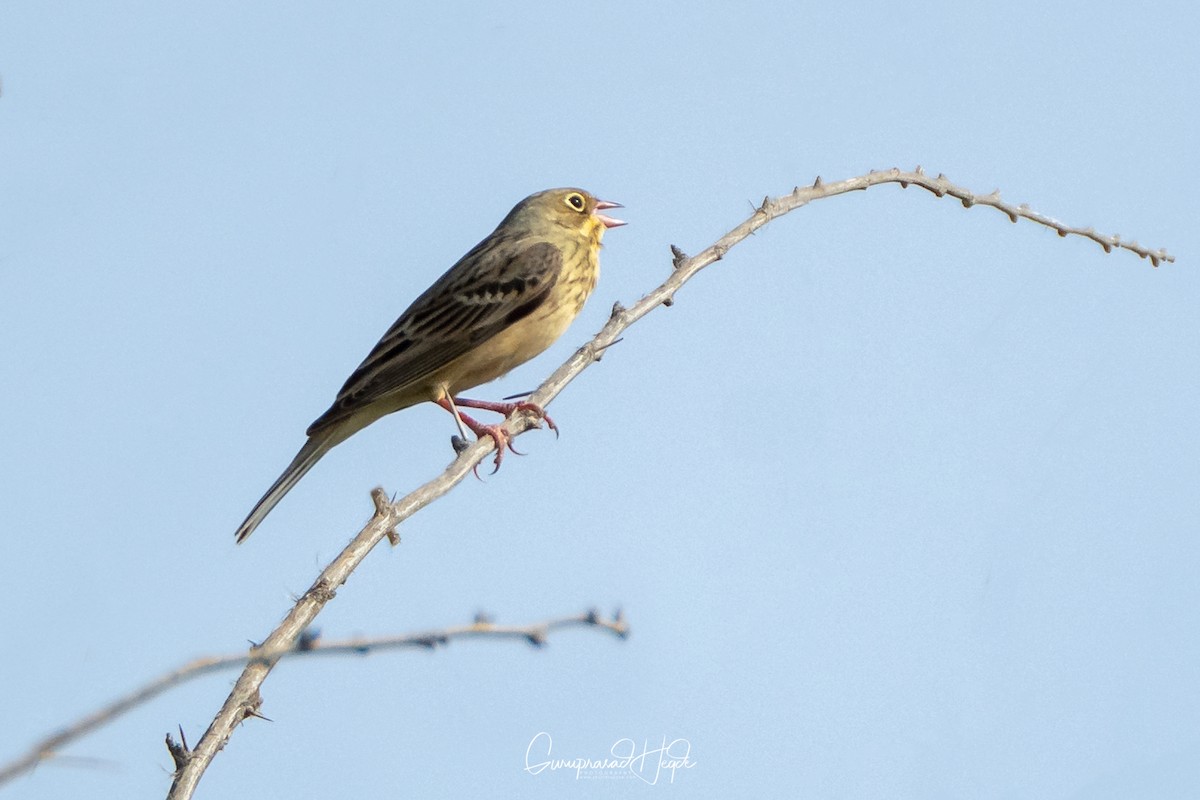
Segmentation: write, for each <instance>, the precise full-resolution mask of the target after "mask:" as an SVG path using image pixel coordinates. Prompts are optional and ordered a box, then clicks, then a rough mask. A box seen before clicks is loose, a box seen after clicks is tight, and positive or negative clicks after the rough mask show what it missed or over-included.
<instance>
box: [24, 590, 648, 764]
mask: <svg viewBox="0 0 1200 800" xmlns="http://www.w3.org/2000/svg"><path fill="white" fill-rule="evenodd" d="M568 627H586V628H596V629H599V630H606V631H609V632H610V633H612V634H613V635H615V636H618V637H620V638H622V639H623V638H625V637H626V636H628V635H629V625H628V623H627V622H626V621H625V617H624V615H623V614H622V613H621V612H620V611H618V612H617V613H616V614H614V615H613V616H612V618H608V619H606V618H605V617H603V616H602V615H601V614H600V613H599V612H598V611H596V610H594V609H593V610H590V611H586V612H584V613H582V614H575V615H573V616H568V617H554V618H551V619H548V620H543V621H542V622H534V623H530V624H528V625H496V624H494V623H493V622H492V621H491V620H489V619H486V618H484V617H482V616H479V617H476V618H475V621H474V622H472V623H471V624H469V625H458V626H454V627H450V628H441V629H438V630H432V631H425V632H423V633H410V634H405V635H401V636H375V637H365V636H360V637H355V638H352V639H337V640H323V639H320V638H318V637H316V636H313V635H310V634H309V633H307V632H306V633H305V634H304V635H302V636H301V637H300V638H299V639H297V640H296V642H295V644H294V645H293V646H292V647H291V648H290V649H288V650H286V651H284V652H282V653H276V654H274V656H275V657H277V658H298V657H302V656H337V655H368V654H370V653H375V652H379V651H383V650H399V649H408V648H421V649H431V648H434V647H441V646H444V645H447V644H449V643H450V642H451V641H452V640H454V639H480V638H484V639H523V640H525V641H527V642H529V643H530V644H531V645H534V646H537V647H540V646H541V645H543V644H545V642H546V637H547V636H549V635H550V633H551V632H553V631H556V630H560V629H562V628H568ZM263 655H264V654H262V653H261V652H260V653H259V656H258V657H259V658H262V657H263ZM250 658H251V656H250V655H249V654H248V653H245V652H239V653H231V654H228V655H223V656H206V657H204V658H197V659H194V660H192V661H189V662H188V663H186V664H184V665H183V666H181V667H179V668H178V669H174V670H172V671H170V672H168V673H166V674H165V675H162V676H160V677H158V678H156V679H155V680H153V681H150V682H149V683H147V684H146V685H144V686H142V687H140V688H138V689H135V690H134V691H132V692H130V693H129V694H127V695H125V696H124V697H120V698H118V699H116V700H114V701H113V702H111V703H109V704H108V705H106V706H104V707H103V708H100V709H98V710H96V711H95V712H93V713H91V714H88V715H87V716H86V717H83V718H82V719H79V720H77V721H76V722H74V723H72V724H71V725H69V726H68V727H66V728H64V729H62V730H60V731H58V732H56V733H54V734H52V735H50V736H47V737H45V738H44V739H42V740H41V741H38V742H36V743H34V745H33V746H32V747H31V748H30V749H29V751H28V752H27V753H26V754H25V755H23V756H21V757H20V758H17V759H14V760H13V761H12V762H10V763H8V764H5V765H4V766H3V767H0V786H2V785H3V784H5V783H7V782H8V781H10V780H12V779H13V778H15V777H17V776H18V775H21V774H22V773H25V772H28V771H29V770H32V769H33V768H34V767H36V766H37V765H38V764H40V763H42V762H44V761H48V760H50V759H53V758H55V757H57V756H58V753H59V752H60V751H61V750H62V748H64V747H66V746H67V745H68V744H70V743H72V742H74V741H76V740H78V739H80V738H82V737H84V736H86V735H87V734H89V733H91V732H92V731H94V730H96V729H98V728H100V727H102V726H104V725H106V724H108V723H109V722H112V721H113V720H115V719H116V718H117V717H119V716H121V715H122V714H124V713H126V712H127V711H130V710H132V709H133V708H135V707H136V706H139V705H141V704H143V703H146V702H149V701H150V700H151V699H153V698H155V697H157V696H158V695H160V694H162V693H163V692H165V691H167V690H168V689H172V688H174V687H176V686H178V685H180V684H181V683H185V682H187V681H190V680H193V679H194V678H199V677H201V676H203V675H208V674H209V673H212V672H217V671H219V670H223V669H229V668H230V667H236V666H241V665H244V664H246V663H247V662H248V661H249V660H250ZM167 748H168V750H170V752H171V757H172V759H173V760H174V761H175V767H176V769H179V768H180V767H182V766H184V765H186V764H187V762H188V760H189V759H190V758H191V751H190V750H189V748H188V746H187V740H186V739H185V738H184V734H183V729H182V728H180V729H179V742H178V743H176V742H175V740H174V739H173V738H172V737H171V735H170V734H167Z"/></svg>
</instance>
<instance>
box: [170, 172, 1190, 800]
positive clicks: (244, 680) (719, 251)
mask: <svg viewBox="0 0 1200 800" xmlns="http://www.w3.org/2000/svg"><path fill="white" fill-rule="evenodd" d="M882 183H898V184H900V185H901V187H907V186H908V185H909V184H912V185H915V186H920V187H922V188H924V189H927V190H929V191H930V192H932V193H933V194H935V195H937V196H938V197H944V196H946V195H950V196H951V197H955V198H957V199H959V200H960V201H962V203H963V205H965V206H967V207H968V208H969V207H970V206H972V205H990V206H992V207H993V208H996V209H999V210H1000V211H1002V212H1004V213H1005V214H1006V215H1007V216H1008V217H1009V219H1013V218H1014V217H1017V218H1020V217H1024V218H1026V219H1028V220H1030V221H1032V222H1036V223H1038V224H1041V225H1047V226H1049V227H1051V228H1053V229H1054V230H1056V231H1058V233H1059V235H1061V236H1066V235H1069V234H1075V235H1079V236H1085V237H1087V238H1090V239H1092V240H1093V241H1096V242H1098V243H1100V245H1101V246H1103V247H1104V248H1105V250H1111V249H1112V248H1114V247H1119V248H1122V249H1125V250H1129V251H1130V252H1133V253H1136V254H1137V255H1139V256H1141V257H1143V258H1149V259H1150V261H1151V263H1152V264H1154V265H1155V266H1157V265H1158V264H1159V263H1160V262H1162V261H1174V258H1173V257H1172V256H1170V255H1168V254H1167V253H1166V252H1164V251H1162V250H1157V251H1150V250H1146V249H1144V248H1142V247H1140V246H1138V245H1137V244H1135V243H1128V244H1127V243H1124V242H1121V241H1119V239H1118V237H1115V236H1101V235H1099V234H1095V233H1094V232H1091V231H1090V229H1078V228H1070V227H1067V226H1065V225H1062V224H1061V223H1058V222H1056V221H1054V220H1053V219H1051V218H1050V217H1046V216H1044V215H1041V214H1037V213H1035V212H1032V211H1030V210H1028V209H1027V208H1025V207H1024V206H1020V207H1014V206H1010V205H1008V204H1006V203H1002V202H1001V201H1000V199H999V197H998V195H997V194H996V193H995V192H993V193H992V194H991V195H987V196H983V197H981V196H977V195H975V194H973V193H971V192H969V191H967V190H965V189H962V188H960V187H958V186H955V185H954V184H952V183H950V182H949V181H948V180H946V178H945V177H944V176H941V175H939V176H938V177H937V178H930V177H929V176H927V175H926V174H925V173H924V172H923V171H921V169H920V168H919V167H918V168H917V169H916V170H915V171H913V172H901V171H900V170H898V169H891V170H888V171H886V172H871V173H869V174H867V175H864V176H861V177H857V178H851V179H849V180H845V181H839V182H836V183H830V184H826V183H823V182H822V181H821V179H820V178H818V179H817V180H816V181H815V182H814V183H813V185H812V186H810V187H807V188H805V189H801V188H800V187H796V189H795V190H794V191H793V192H792V193H791V194H788V195H784V196H783V197H780V198H776V199H775V200H771V199H770V198H764V199H763V202H762V204H761V205H760V206H759V207H758V208H757V209H756V210H755V212H754V213H753V214H752V215H751V216H750V218H749V219H747V220H746V221H745V222H743V223H742V224H740V225H738V226H737V227H736V228H734V229H733V230H731V231H729V233H727V234H725V235H724V236H722V237H721V238H720V239H719V240H717V241H716V242H715V243H714V244H712V245H711V246H709V247H708V248H707V249H705V250H703V251H702V252H700V253H698V254H697V255H695V256H692V257H690V258H689V257H686V256H685V255H684V253H683V251H681V250H679V248H672V255H673V261H674V267H675V268H674V270H673V271H672V273H671V275H670V276H669V277H668V278H667V280H666V281H664V282H663V283H662V284H661V285H659V286H658V287H657V288H656V289H654V290H653V291H651V292H650V293H649V294H647V295H646V296H645V297H643V298H642V299H641V300H639V301H638V302H637V303H635V304H634V305H633V307H632V308H629V309H625V308H622V307H621V306H620V305H619V304H618V305H615V306H614V307H613V311H612V315H611V316H610V317H609V320H608V323H607V324H606V325H605V326H604V327H603V328H602V329H601V330H600V332H599V333H598V334H596V336H595V337H594V338H593V339H592V340H591V341H590V342H588V343H587V344H585V345H584V346H583V347H581V348H579V350H577V351H576V352H575V354H574V355H572V356H571V357H570V358H569V359H567V361H566V362H565V363H564V364H563V365H562V366H560V367H559V368H558V369H557V370H555V371H554V373H553V374H551V375H550V377H549V378H547V379H546V381H545V382H544V383H543V384H542V385H541V387H540V388H538V390H537V391H536V392H534V393H533V394H532V395H531V396H530V398H529V399H530V402H532V403H534V404H536V405H540V406H542V407H543V408H545V407H546V406H547V405H548V404H549V402H550V401H551V400H552V399H554V398H555V397H557V396H558V394H559V393H560V392H561V391H562V390H563V389H564V388H566V386H567V384H569V383H570V382H571V381H572V380H574V379H575V378H576V377H577V376H578V375H579V374H580V373H581V372H583V371H584V370H585V369H587V368H588V367H589V366H590V365H591V364H593V363H594V362H596V361H598V360H599V358H600V354H601V353H602V352H603V351H604V349H605V348H607V347H611V346H612V345H613V344H614V343H615V342H616V340H617V339H618V338H619V337H620V335H621V334H622V333H623V332H624V331H625V330H626V329H627V328H628V327H629V326H630V325H633V324H634V323H635V322H637V321H638V320H639V319H641V318H642V317H644V316H646V315H647V314H649V313H650V312H651V311H653V310H654V309H655V308H657V307H659V306H660V305H668V306H669V305H670V304H671V303H672V302H673V301H674V297H675V292H677V291H678V290H679V288H680V287H682V286H683V284H685V283H687V282H688V281H689V280H691V278H692V277H693V276H695V274H696V273H697V272H699V271H700V270H702V269H704V268H705V267H707V266H708V265H710V264H712V263H713V262H714V261H719V260H720V259H721V258H723V257H724V256H725V254H726V253H727V252H728V251H729V249H730V248H731V247H733V246H734V245H736V244H737V243H739V242H741V241H742V240H743V239H745V238H746V237H747V236H749V235H750V234H752V233H754V232H755V231H757V230H758V229H759V228H761V227H762V226H764V225H766V224H767V223H768V222H770V221H771V220H773V219H776V218H777V217H780V216H783V215H784V214H786V213H788V212H789V211H793V210H795V209H797V208H800V207H802V206H805V205H807V204H808V203H810V202H811V201H813V200H817V199H820V198H823V197H832V196H834V195H838V194H845V193H846V192H852V191H859V190H862V189H867V188H869V187H871V186H877V185H879V184H882ZM538 426H539V422H538V420H537V419H536V418H535V417H534V416H533V415H532V414H531V413H529V412H522V413H518V414H515V415H514V416H512V417H510V418H509V419H508V421H507V422H505V423H504V428H505V430H506V431H507V432H508V433H509V434H511V435H512V436H514V437H515V436H519V435H520V434H522V433H524V432H525V431H527V430H529V429H531V428H536V427H538ZM494 448H495V444H494V442H493V441H492V439H491V437H485V438H483V439H481V440H479V441H476V442H474V443H472V444H470V445H469V446H467V447H465V448H463V449H462V451H461V452H458V456H457V458H455V459H454V461H453V462H451V463H450V465H449V466H448V467H447V468H446V469H445V471H443V472H442V474H441V475H439V476H438V477H436V478H434V479H433V480H431V481H429V482H427V483H425V484H424V485H423V486H421V487H419V488H418V489H416V490H415V491H413V492H411V493H409V494H408V495H407V496H405V497H403V498H401V499H400V500H399V501H397V502H395V503H390V504H389V503H388V502H387V500H386V496H385V495H384V494H383V493H382V492H383V490H382V489H376V490H375V492H374V494H373V495H372V497H373V498H374V500H375V506H376V511H375V517H374V518H373V519H372V520H371V521H370V522H369V523H368V524H367V526H366V527H364V528H363V529H362V531H360V532H359V534H358V535H357V536H355V537H354V539H353V540H352V541H351V542H350V544H349V545H347V546H346V549H345V550H343V551H342V552H341V554H340V555H338V557H337V558H336V559H334V561H333V562H332V563H330V564H329V566H328V567H326V568H325V570H324V571H323V572H322V573H321V575H320V577H318V578H317V581H316V582H315V583H314V584H313V585H312V587H311V588H310V589H309V590H308V591H307V592H305V594H304V596H303V597H301V598H300V600H299V601H297V603H296V605H295V606H294V607H293V608H292V610H291V611H290V612H289V613H288V615H287V617H285V618H284V620H283V622H282V623H281V624H280V625H279V627H278V628H276V629H275V630H274V631H273V632H272V633H271V635H270V636H269V637H268V638H267V640H266V641H265V642H264V643H263V645H262V648H260V650H259V652H258V653H256V658H255V659H254V661H252V662H251V663H250V664H248V665H247V666H246V669H245V670H244V671H243V672H242V675H241V677H240V678H239V679H238V681H237V684H236V685H235V686H234V688H233V691H232V692H231V693H230V695H229V698H228V699H227V700H226V701H225V705H224V706H222V707H221V710H220V711H219V712H218V713H217V716H216V718H215V719H213V722H212V724H211V725H210V726H209V728H208V730H207V731H206V732H205V734H204V736H203V738H201V740H200V742H199V743H198V744H197V745H196V747H195V749H194V750H193V751H192V753H191V755H192V758H191V760H190V761H189V762H188V764H187V765H186V766H185V767H184V768H183V769H182V770H179V771H178V772H177V773H176V775H175V782H174V784H173V785H172V787H171V792H170V794H169V795H168V798H169V800H179V799H180V798H190V797H191V796H192V793H193V792H194V791H195V787H196V784H197V782H198V781H199V780H200V776H201V775H202V774H203V773H204V770H205V769H207V767H208V764H209V763H210V762H211V761H212V759H213V758H214V757H215V756H216V754H217V752H218V751H219V750H220V749H221V748H222V747H224V746H225V742H227V741H228V740H229V737H230V736H231V735H232V734H233V729H234V728H235V727H237V725H238V724H240V723H241V721H242V720H243V719H245V718H246V716H248V715H250V714H254V713H257V710H258V705H259V703H260V702H261V700H260V698H259V696H258V688H259V687H260V686H261V685H262V683H263V681H265V680H266V677H267V675H268V674H269V673H270V671H271V669H272V667H274V666H275V663H276V661H278V656H277V655H269V654H271V653H279V652H286V651H287V650H289V649H290V648H291V647H292V646H293V645H294V643H295V642H296V640H297V639H298V638H299V637H300V635H301V632H302V631H304V629H305V628H307V627H309V626H310V625H311V624H312V622H313V621H314V620H315V619H316V617H317V615H318V614H319V613H320V612H321V609H322V608H323V607H324V606H325V603H327V602H329V600H331V599H332V598H333V596H334V594H335V593H336V590H337V588H338V587H339V586H341V585H342V584H343V583H345V582H346V580H347V578H349V577H350V574H351V573H352V572H353V571H354V569H355V568H356V567H357V566H358V565H359V564H360V563H362V561H363V559H365V558H366V556H367V554H368V553H369V552H370V551H371V550H372V548H374V547H375V545H377V544H379V542H380V541H381V540H382V539H383V538H384V536H394V535H395V530H394V529H395V528H396V526H397V525H399V524H400V523H401V522H403V521H404V520H406V519H408V518H409V517H411V516H412V515H413V514H415V513H416V512H418V511H420V510H421V509H422V508H424V507H425V506H427V505H429V504H430V503H432V502H433V501H434V500H436V499H438V498H439V497H441V496H443V495H444V494H446V493H447V492H449V491H450V490H451V489H452V488H454V486H455V485H456V484H458V483H459V482H460V481H462V480H463V478H465V477H466V476H467V475H468V474H469V473H470V472H471V471H472V469H473V468H474V467H475V466H476V465H478V464H479V463H480V462H481V461H483V459H484V457H485V456H487V454H488V453H490V452H491V451H492V450H493V449H494Z"/></svg>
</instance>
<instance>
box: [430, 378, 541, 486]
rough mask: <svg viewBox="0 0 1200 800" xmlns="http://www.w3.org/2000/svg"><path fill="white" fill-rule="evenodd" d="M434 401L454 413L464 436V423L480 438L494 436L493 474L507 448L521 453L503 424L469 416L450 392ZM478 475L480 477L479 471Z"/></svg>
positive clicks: (498, 467)
mask: <svg viewBox="0 0 1200 800" xmlns="http://www.w3.org/2000/svg"><path fill="white" fill-rule="evenodd" d="M434 402H436V403H437V404H438V405H439V406H441V407H442V408H444V409H446V410H447V411H449V412H450V413H451V414H453V415H454V419H455V421H456V422H457V423H458V429H459V430H460V431H461V432H462V433H463V435H464V437H465V436H466V430H464V428H463V426H464V425H465V426H466V427H467V428H470V429H471V431H472V432H473V433H474V434H475V436H477V437H479V438H483V437H484V436H490V437H492V441H494V442H495V443H496V459H495V460H494V461H493V462H492V463H493V464H495V468H494V469H493V470H492V474H493V475H495V474H496V470H498V469H500V462H501V461H503V460H504V450H505V448H507V449H509V450H512V451H513V452H514V453H517V455H521V454H520V453H519V452H518V451H517V450H516V448H514V447H513V446H512V437H511V436H509V434H508V432H507V431H505V430H504V427H503V425H484V424H483V423H482V422H480V421H479V420H477V419H475V418H473V417H470V416H467V415H466V414H464V413H462V412H461V411H459V410H458V405H457V399H454V400H452V399H451V398H450V395H448V394H443V395H442V396H441V397H439V398H438V399H437V400H435V401H434ZM476 477H478V473H477V474H476Z"/></svg>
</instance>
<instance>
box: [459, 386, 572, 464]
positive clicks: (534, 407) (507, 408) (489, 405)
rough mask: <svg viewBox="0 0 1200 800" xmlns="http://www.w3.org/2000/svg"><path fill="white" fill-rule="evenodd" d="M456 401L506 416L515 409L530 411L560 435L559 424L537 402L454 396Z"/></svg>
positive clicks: (555, 433) (466, 405)
mask: <svg viewBox="0 0 1200 800" xmlns="http://www.w3.org/2000/svg"><path fill="white" fill-rule="evenodd" d="M454 402H455V403H456V404H458V405H460V406H465V407H467V408H478V409H481V410H483V411H495V412H496V413H497V414H503V415H504V416H505V417H507V416H508V415H509V414H511V413H513V412H514V411H528V412H530V413H532V414H534V415H535V416H536V417H538V418H539V419H544V420H546V427H548V428H549V429H550V430H552V431H554V435H555V436H558V426H557V425H555V424H554V420H552V419H550V415H549V414H547V413H546V410H545V409H544V408H542V407H541V406H539V405H538V404H537V403H531V402H529V401H528V400H521V401H518V402H516V403H493V402H492V401H490V400H471V399H470V398H467V397H456V398H454ZM514 452H515V451H514Z"/></svg>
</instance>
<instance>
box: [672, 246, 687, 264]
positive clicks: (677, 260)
mask: <svg viewBox="0 0 1200 800" xmlns="http://www.w3.org/2000/svg"><path fill="white" fill-rule="evenodd" d="M687 260H688V256H687V253H685V252H683V251H682V250H680V249H679V248H678V247H676V246H675V245H671V263H672V264H673V265H674V266H675V269H679V268H680V267H682V266H683V262H685V261H687Z"/></svg>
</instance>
